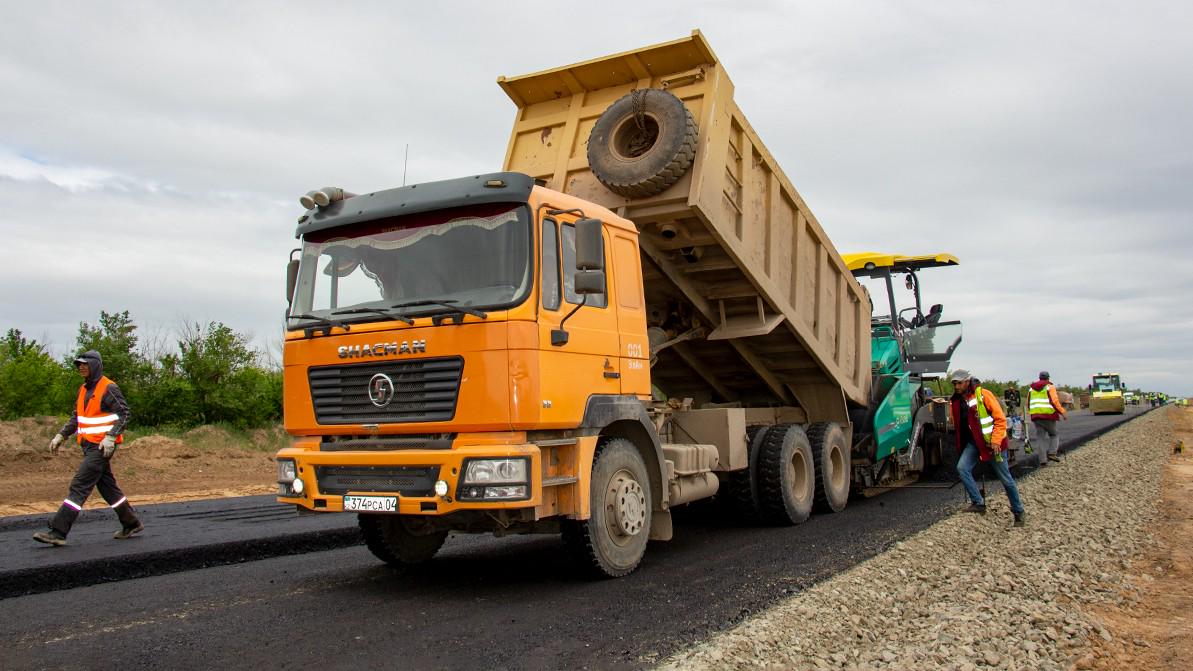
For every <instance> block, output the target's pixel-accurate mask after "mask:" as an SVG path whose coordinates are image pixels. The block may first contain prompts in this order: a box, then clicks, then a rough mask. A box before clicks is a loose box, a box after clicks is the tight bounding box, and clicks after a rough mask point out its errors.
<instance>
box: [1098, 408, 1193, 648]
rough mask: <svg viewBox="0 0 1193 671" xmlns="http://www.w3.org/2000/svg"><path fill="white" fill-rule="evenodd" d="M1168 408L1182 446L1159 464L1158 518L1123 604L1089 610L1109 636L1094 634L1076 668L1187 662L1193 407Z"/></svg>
mask: <svg viewBox="0 0 1193 671" xmlns="http://www.w3.org/2000/svg"><path fill="white" fill-rule="evenodd" d="M1169 412H1170V413H1171V417H1172V418H1173V429H1174V432H1175V434H1176V440H1180V441H1183V443H1184V448H1185V449H1184V451H1183V452H1181V453H1179V454H1174V455H1173V457H1172V461H1170V462H1169V463H1168V464H1167V466H1166V467H1165V469H1164V480H1163V490H1162V495H1161V499H1160V519H1159V520H1158V521H1157V522H1156V524H1154V525H1153V526H1152V529H1151V538H1152V543H1151V544H1150V545H1149V546H1148V547H1147V549H1146V550H1145V551H1144V553H1143V555H1142V556H1141V557H1139V558H1138V559H1137V560H1136V561H1135V564H1134V566H1133V567H1132V570H1131V573H1132V574H1134V575H1135V576H1136V578H1135V579H1134V580H1133V581H1132V584H1128V585H1127V586H1126V587H1125V588H1124V589H1123V592H1122V593H1123V596H1124V597H1126V598H1125V600H1124V603H1123V604H1121V605H1118V606H1111V607H1107V608H1103V609H1100V610H1097V611H1095V613H1096V614H1097V615H1100V616H1101V619H1102V622H1103V623H1104V624H1105V626H1106V629H1107V630H1108V631H1109V632H1110V633H1111V635H1112V636H1111V638H1110V639H1109V640H1104V639H1102V638H1099V639H1096V640H1095V643H1096V646H1095V648H1094V650H1093V651H1092V652H1091V653H1090V654H1089V655H1087V656H1085V657H1083V658H1081V659H1080V660H1078V663H1077V665H1076V666H1077V668H1079V669H1090V668H1094V669H1164V670H1165V671H1177V670H1178V669H1179V670H1181V671H1183V670H1184V669H1188V668H1189V666H1190V664H1193V661H1191V660H1193V411H1190V410H1187V409H1179V410H1178V409H1173V410H1171V411H1169Z"/></svg>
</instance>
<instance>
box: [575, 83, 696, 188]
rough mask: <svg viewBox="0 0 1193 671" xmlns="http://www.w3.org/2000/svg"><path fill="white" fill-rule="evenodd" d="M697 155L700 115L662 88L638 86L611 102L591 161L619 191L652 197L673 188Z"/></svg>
mask: <svg viewBox="0 0 1193 671" xmlns="http://www.w3.org/2000/svg"><path fill="white" fill-rule="evenodd" d="M695 158H696V119H695V118H693V117H692V113H691V112H689V111H688V108H687V107H685V106H684V104H683V101H682V100H680V99H679V98H676V97H675V96H674V95H672V94H671V93H669V92H667V91H664V90H662V89H638V90H635V91H631V92H630V93H629V94H628V95H625V96H622V97H621V99H620V100H618V101H617V102H615V103H613V104H612V105H610V106H609V109H607V110H605V111H604V112H603V113H602V114H601V116H600V118H598V119H597V122H596V125H594V126H593V127H592V133H590V134H589V136H588V165H589V167H591V168H592V174H594V175H596V178H597V179H598V180H600V182H601V184H604V185H605V187H606V188H608V189H609V190H610V191H612V192H613V193H616V194H618V195H621V196H625V197H627V198H646V197H648V196H653V195H655V194H657V193H662V192H663V191H665V190H667V189H668V188H669V187H670V186H671V185H672V184H675V183H676V182H678V181H679V178H680V177H683V176H684V173H686V172H687V171H688V169H689V168H691V167H692V161H694V160H695Z"/></svg>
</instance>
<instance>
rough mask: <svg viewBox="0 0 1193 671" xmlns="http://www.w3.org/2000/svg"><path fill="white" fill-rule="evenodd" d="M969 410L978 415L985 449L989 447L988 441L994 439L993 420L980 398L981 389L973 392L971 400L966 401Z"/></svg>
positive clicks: (984, 402)
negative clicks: (973, 410) (974, 411)
mask: <svg viewBox="0 0 1193 671" xmlns="http://www.w3.org/2000/svg"><path fill="white" fill-rule="evenodd" d="M966 403H968V404H969V407H970V408H973V409H975V410H976V411H977V413H978V424H980V425H981V426H982V438H984V439H985V440H986V447H990V440H991V439H992V438H993V437H994V418H993V417H991V416H990V411H989V410H987V409H986V399H985V398H983V396H982V388H981V387H977V388H976V389H974V390H973V398H971V399H969V400H967V401H966Z"/></svg>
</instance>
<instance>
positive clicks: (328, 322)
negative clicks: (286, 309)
mask: <svg viewBox="0 0 1193 671" xmlns="http://www.w3.org/2000/svg"><path fill="white" fill-rule="evenodd" d="M286 319H313V320H315V321H317V322H319V323H320V324H322V325H323V328H322V329H320V327H317V326H308V327H306V328H304V329H303V333H305V334H306V336H307V337H308V338H310V337H311V336H312V335H314V334H315V333H316V332H317V331H320V330H322V331H323V333H324V335H331V329H332V327H333V326H338V327H340V328H342V329H344V330H345V331H350V330H352V329H351V327H350V326H348V324H347V323H346V322H343V321H340V320H338V319H328V318H327V317H320V316H319V315H312V314H307V313H305V312H304V313H302V314H297V315H286Z"/></svg>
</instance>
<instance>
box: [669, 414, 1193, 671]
mask: <svg viewBox="0 0 1193 671" xmlns="http://www.w3.org/2000/svg"><path fill="white" fill-rule="evenodd" d="M1184 412H1185V411H1183V410H1179V409H1176V408H1172V409H1168V410H1165V411H1161V412H1154V413H1149V414H1148V415H1145V416H1143V417H1141V418H1139V419H1136V420H1134V421H1132V422H1130V423H1128V424H1126V425H1124V426H1122V427H1120V428H1118V429H1115V430H1114V431H1111V432H1110V433H1107V434H1106V435H1104V436H1102V437H1100V438H1097V439H1096V440H1094V441H1092V442H1090V443H1087V444H1086V445H1085V446H1084V447H1083V448H1082V449H1080V450H1078V451H1076V452H1074V453H1073V454H1071V455H1068V456H1066V457H1065V459H1064V461H1063V462H1062V463H1061V464H1059V465H1054V466H1050V467H1048V468H1046V469H1042V470H1040V471H1038V472H1036V473H1035V474H1033V475H1032V476H1030V477H1028V478H1025V479H1022V480H1020V482H1019V488H1020V494H1021V495H1022V496H1023V499H1024V503H1025V506H1026V508H1027V513H1028V526H1027V527H1026V528H1021V529H1016V528H1012V527H1011V513H1010V509H1009V507H1008V505H1007V500H1006V497H1005V495H1003V493H1002V489H1001V487H1000V486H998V485H997V483H993V486H990V485H988V486H987V491H988V492H989V493H990V496H989V497H988V506H989V513H988V514H987V515H985V516H978V515H963V514H958V515H954V516H952V517H950V518H948V519H946V520H943V521H941V522H938V523H937V524H935V525H933V526H932V527H930V528H928V529H925V530H924V531H922V532H920V533H918V534H916V535H914V536H912V537H910V538H908V539H906V540H904V541H903V542H900V543H897V544H896V545H895V547H894V548H892V549H891V550H889V551H887V552H885V553H883V554H881V555H879V556H877V557H874V558H873V559H870V560H869V561H866V562H864V563H862V564H859V565H858V566H856V567H854V568H853V569H851V570H849V571H846V572H844V573H842V574H839V575H837V576H835V577H833V578H831V579H829V580H826V581H824V582H822V583H819V584H818V585H816V586H814V587H812V588H810V589H807V590H805V591H803V592H801V593H799V594H798V595H796V596H794V597H792V598H791V599H789V600H787V601H784V602H782V603H780V604H779V605H778V606H775V607H773V608H771V609H768V610H766V611H764V612H762V613H759V614H758V615H756V616H754V617H751V618H750V619H748V620H745V621H743V622H742V623H741V624H739V625H738V626H736V627H734V628H733V629H731V630H728V631H726V632H724V633H723V634H720V635H718V636H716V637H714V638H713V639H711V640H709V641H707V642H705V643H703V644H700V645H698V646H696V647H694V648H691V649H689V650H686V651H684V652H681V653H679V654H677V655H675V656H673V657H671V658H669V659H668V660H666V661H664V662H663V664H662V668H665V669H699V668H716V669H725V668H758V667H774V668H796V669H817V668H842V669H881V668H891V669H907V668H916V669H977V668H1002V669H1070V668H1074V667H1075V666H1078V665H1080V666H1081V667H1087V668H1094V667H1096V666H1105V665H1106V663H1107V661H1108V658H1107V657H1105V653H1104V652H1101V650H1102V649H1104V648H1106V646H1107V645H1109V644H1112V643H1115V642H1116V641H1119V639H1117V638H1116V624H1115V621H1114V620H1112V619H1110V618H1107V617H1104V614H1105V613H1106V612H1108V609H1122V608H1129V607H1130V606H1131V604H1132V603H1135V602H1137V601H1138V600H1139V598H1140V592H1139V588H1138V587H1137V585H1138V584H1139V583H1154V579H1149V578H1141V577H1140V575H1139V573H1138V572H1139V571H1140V570H1141V569H1140V565H1139V563H1138V562H1139V558H1140V557H1143V556H1145V555H1144V553H1145V551H1149V550H1153V551H1154V538H1153V535H1152V534H1153V531H1154V529H1155V526H1154V525H1156V524H1157V523H1159V522H1160V521H1161V520H1162V515H1161V511H1160V497H1161V479H1162V474H1163V472H1164V468H1165V465H1166V464H1167V463H1168V462H1169V461H1170V456H1171V453H1172V445H1173V443H1174V441H1175V433H1174V425H1173V422H1174V421H1177V420H1178V419H1180V418H1182V416H1183V415H1182V414H1178V413H1184ZM1186 443H1187V444H1188V443H1189V441H1188V440H1186ZM1185 547H1186V548H1187V547H1188V546H1187V545H1186V546H1185ZM1186 558H1187V555H1186ZM1186 577H1188V576H1187V575H1186ZM1187 586H1188V583H1187V581H1186V587H1187ZM1186 593H1187V592H1186ZM1186 603H1187V600H1186ZM1186 615H1188V613H1186ZM1184 624H1185V627H1186V628H1187V626H1188V621H1187V620H1185V621H1184ZM1127 635H1129V636H1130V638H1129V639H1128V642H1129V646H1128V647H1129V648H1130V649H1132V650H1133V649H1135V648H1137V647H1138V648H1144V646H1135V644H1134V642H1135V640H1136V638H1138V636H1136V635H1135V634H1127ZM1140 640H1143V639H1140ZM1095 643H1096V644H1097V645H1098V646H1100V647H1099V649H1098V650H1095ZM1120 643H1121V641H1120ZM1145 643H1146V641H1145ZM1123 649H1124V648H1123V646H1122V645H1116V646H1115V647H1114V650H1115V651H1119V652H1121V651H1123ZM1104 660H1105V661H1104ZM1100 662H1101V663H1100ZM1108 668H1110V667H1108ZM1114 668H1119V667H1118V666H1117V665H1116V666H1115V667H1114Z"/></svg>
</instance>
